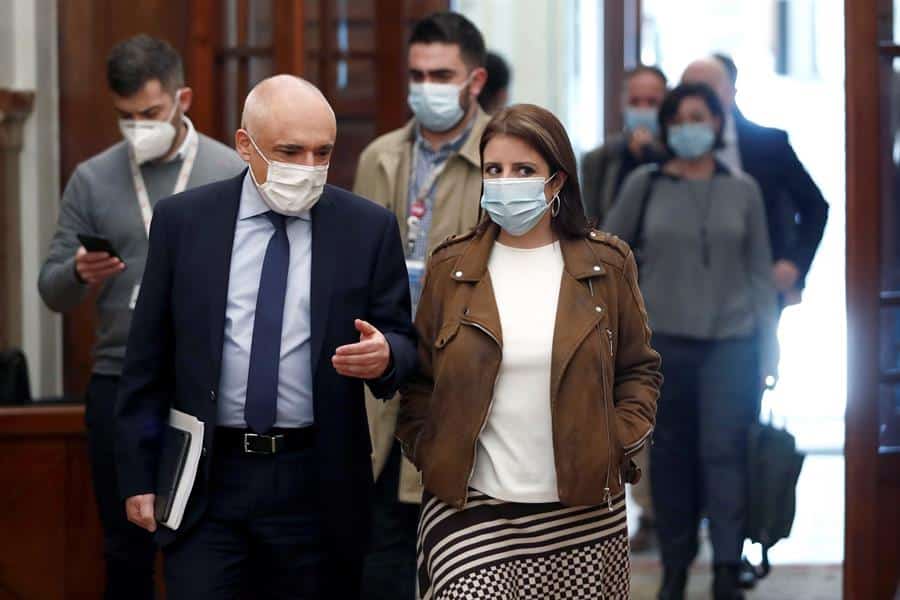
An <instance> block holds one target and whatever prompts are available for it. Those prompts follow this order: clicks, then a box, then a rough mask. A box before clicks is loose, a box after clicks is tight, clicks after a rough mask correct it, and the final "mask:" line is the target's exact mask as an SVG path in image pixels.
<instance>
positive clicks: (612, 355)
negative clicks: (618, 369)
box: [606, 327, 616, 359]
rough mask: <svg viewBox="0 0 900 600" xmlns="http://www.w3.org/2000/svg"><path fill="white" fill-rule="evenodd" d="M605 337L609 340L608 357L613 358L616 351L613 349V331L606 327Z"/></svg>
mask: <svg viewBox="0 0 900 600" xmlns="http://www.w3.org/2000/svg"><path fill="white" fill-rule="evenodd" d="M606 339H607V341H609V357H610V358H612V359H615V357H616V353H615V352H614V351H613V332H612V330H611V329H609V328H608V327H607V328H606Z"/></svg>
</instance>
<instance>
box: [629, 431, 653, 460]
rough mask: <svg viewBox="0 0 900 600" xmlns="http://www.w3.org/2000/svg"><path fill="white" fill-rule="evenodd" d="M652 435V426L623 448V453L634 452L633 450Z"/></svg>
mask: <svg viewBox="0 0 900 600" xmlns="http://www.w3.org/2000/svg"><path fill="white" fill-rule="evenodd" d="M652 435H653V427H651V428H650V429H648V430H647V433H645V434H644V435H642V436H641V437H640V438H638V440H637V441H636V442H634V443H633V444H631V445H630V446H628V447H626V448H623V449H624V450H625V454H630V453H632V452H634V451H635V450H637V449H639V448H640V447H641V446H643V445H644V444H645V443H646V442H647V440H648V439H649V438H650V436H652Z"/></svg>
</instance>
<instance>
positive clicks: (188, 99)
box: [178, 87, 194, 114]
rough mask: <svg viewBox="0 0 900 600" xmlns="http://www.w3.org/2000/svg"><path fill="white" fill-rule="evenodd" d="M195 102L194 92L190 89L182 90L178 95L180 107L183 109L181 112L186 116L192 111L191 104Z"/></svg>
mask: <svg viewBox="0 0 900 600" xmlns="http://www.w3.org/2000/svg"><path fill="white" fill-rule="evenodd" d="M193 102H194V90H192V89H191V88H189V87H183V88H181V91H180V93H179V94H178V105H179V106H180V107H181V112H182V113H183V114H186V113H187V111H189V110H191V104H192V103H193Z"/></svg>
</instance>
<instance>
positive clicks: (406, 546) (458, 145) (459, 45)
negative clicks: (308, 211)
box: [353, 13, 489, 600]
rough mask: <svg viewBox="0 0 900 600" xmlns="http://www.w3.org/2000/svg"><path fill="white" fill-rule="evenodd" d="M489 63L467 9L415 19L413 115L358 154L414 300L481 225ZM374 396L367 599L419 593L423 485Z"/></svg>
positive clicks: (402, 598)
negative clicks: (426, 278) (453, 240)
mask: <svg viewBox="0 0 900 600" xmlns="http://www.w3.org/2000/svg"><path fill="white" fill-rule="evenodd" d="M484 61H485V45H484V40H483V38H482V36H481V33H480V32H479V31H478V29H477V28H476V27H475V26H474V25H473V24H472V23H471V22H470V21H469V20H468V19H466V18H465V17H463V16H461V15H458V14H455V13H437V14H434V15H431V16H430V17H427V18H426V19H424V20H422V21H420V22H419V23H417V24H416V26H415V28H414V29H413V32H412V36H411V37H410V41H409V54H408V62H409V74H410V90H409V105H410V108H411V109H412V111H413V113H414V115H415V116H414V118H413V119H412V120H411V121H410V122H409V123H407V124H406V125H405V126H404V127H402V128H400V129H397V130H395V131H392V132H390V133H387V134H385V135H383V136H381V137H379V138H378V139H376V140H375V141H374V142H372V143H371V144H370V145H369V146H368V147H367V148H366V149H365V150H364V151H363V153H362V155H361V156H360V159H359V166H358V167H357V172H356V182H355V184H354V186H353V191H354V192H356V193H357V194H360V195H362V196H365V197H366V198H371V199H372V200H374V201H375V202H376V203H378V204H381V205H382V206H384V207H386V208H388V209H389V210H392V211H394V213H395V214H396V215H397V221H398V222H399V224H400V233H401V236H402V239H403V241H404V244H405V250H406V258H407V268H408V270H409V272H410V291H411V292H412V296H413V307H415V305H416V304H417V302H418V297H419V292H420V285H421V278H422V276H423V271H424V265H425V262H426V260H427V258H428V255H429V253H430V252H431V250H432V249H433V248H434V247H435V246H436V245H437V244H439V243H440V242H442V241H443V240H445V239H446V238H447V237H449V236H451V235H455V234H460V233H464V232H467V231H469V230H470V229H472V228H473V227H474V226H475V225H476V224H477V223H478V218H479V215H480V209H479V204H480V202H479V201H480V197H481V160H480V156H479V141H480V139H481V132H482V131H483V130H484V127H485V125H487V122H488V120H489V117H488V116H487V115H486V114H485V113H484V112H483V111H482V110H481V108H480V107H479V105H478V101H477V98H478V94H479V93H480V92H481V90H482V88H483V87H484V84H485V82H486V80H487V72H486V71H485V69H484ZM414 310H415V308H414ZM366 403H367V410H368V415H369V428H370V433H371V435H372V446H373V453H372V467H373V470H374V474H375V478H376V492H375V494H376V497H375V519H374V531H373V536H372V549H371V551H370V553H369V555H368V557H367V558H366V565H365V569H364V573H363V598H364V599H365V600H376V599H378V600H380V599H389V600H412V598H413V597H414V595H415V569H416V556H415V548H416V528H417V524H418V511H419V507H418V504H419V502H420V501H421V497H422V488H421V483H420V480H419V475H418V473H417V472H416V470H415V467H413V466H412V465H411V464H410V463H409V462H407V461H406V460H405V459H404V458H402V455H401V452H400V447H399V444H398V443H397V442H396V440H395V439H394V430H395V428H396V423H397V409H398V401H397V398H394V399H393V400H391V401H390V402H387V403H383V402H381V401H380V400H375V399H374V398H373V397H372V396H371V395H368V396H367V398H366Z"/></svg>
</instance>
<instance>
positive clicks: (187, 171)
mask: <svg viewBox="0 0 900 600" xmlns="http://www.w3.org/2000/svg"><path fill="white" fill-rule="evenodd" d="M186 118H187V117H185V119H186ZM199 146H200V141H199V139H198V137H197V135H196V134H195V135H193V136H191V137H190V139H189V140H188V147H187V154H186V155H185V157H184V162H183V163H182V164H181V170H180V171H179V172H178V179H176V180H175V189H173V190H172V194H179V193H181V192H183V191H184V190H185V189H186V188H187V183H188V180H189V179H190V178H191V171H192V170H193V169H194V161H196V159H197V149H198V148H199ZM128 162H129V166H130V167H131V179H132V182H133V183H134V193H135V195H136V196H137V202H138V207H139V208H140V211H141V220H142V221H143V223H144V233H145V234H146V235H147V237H148V238H149V237H150V222H151V221H152V220H153V208H152V207H151V206H150V196H149V195H148V193H147V186H146V184H145V183H144V176H143V175H141V168H140V166H139V165H138V164H137V161H136V160H135V159H134V154H133V153H132V152H131V150H130V149H129V151H128ZM140 293H141V284H140V283H137V284H135V286H134V289H133V290H132V292H131V299H130V301H129V303H128V308H129V309H131V310H134V307H135V306H137V299H138V296H139V295H140Z"/></svg>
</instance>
